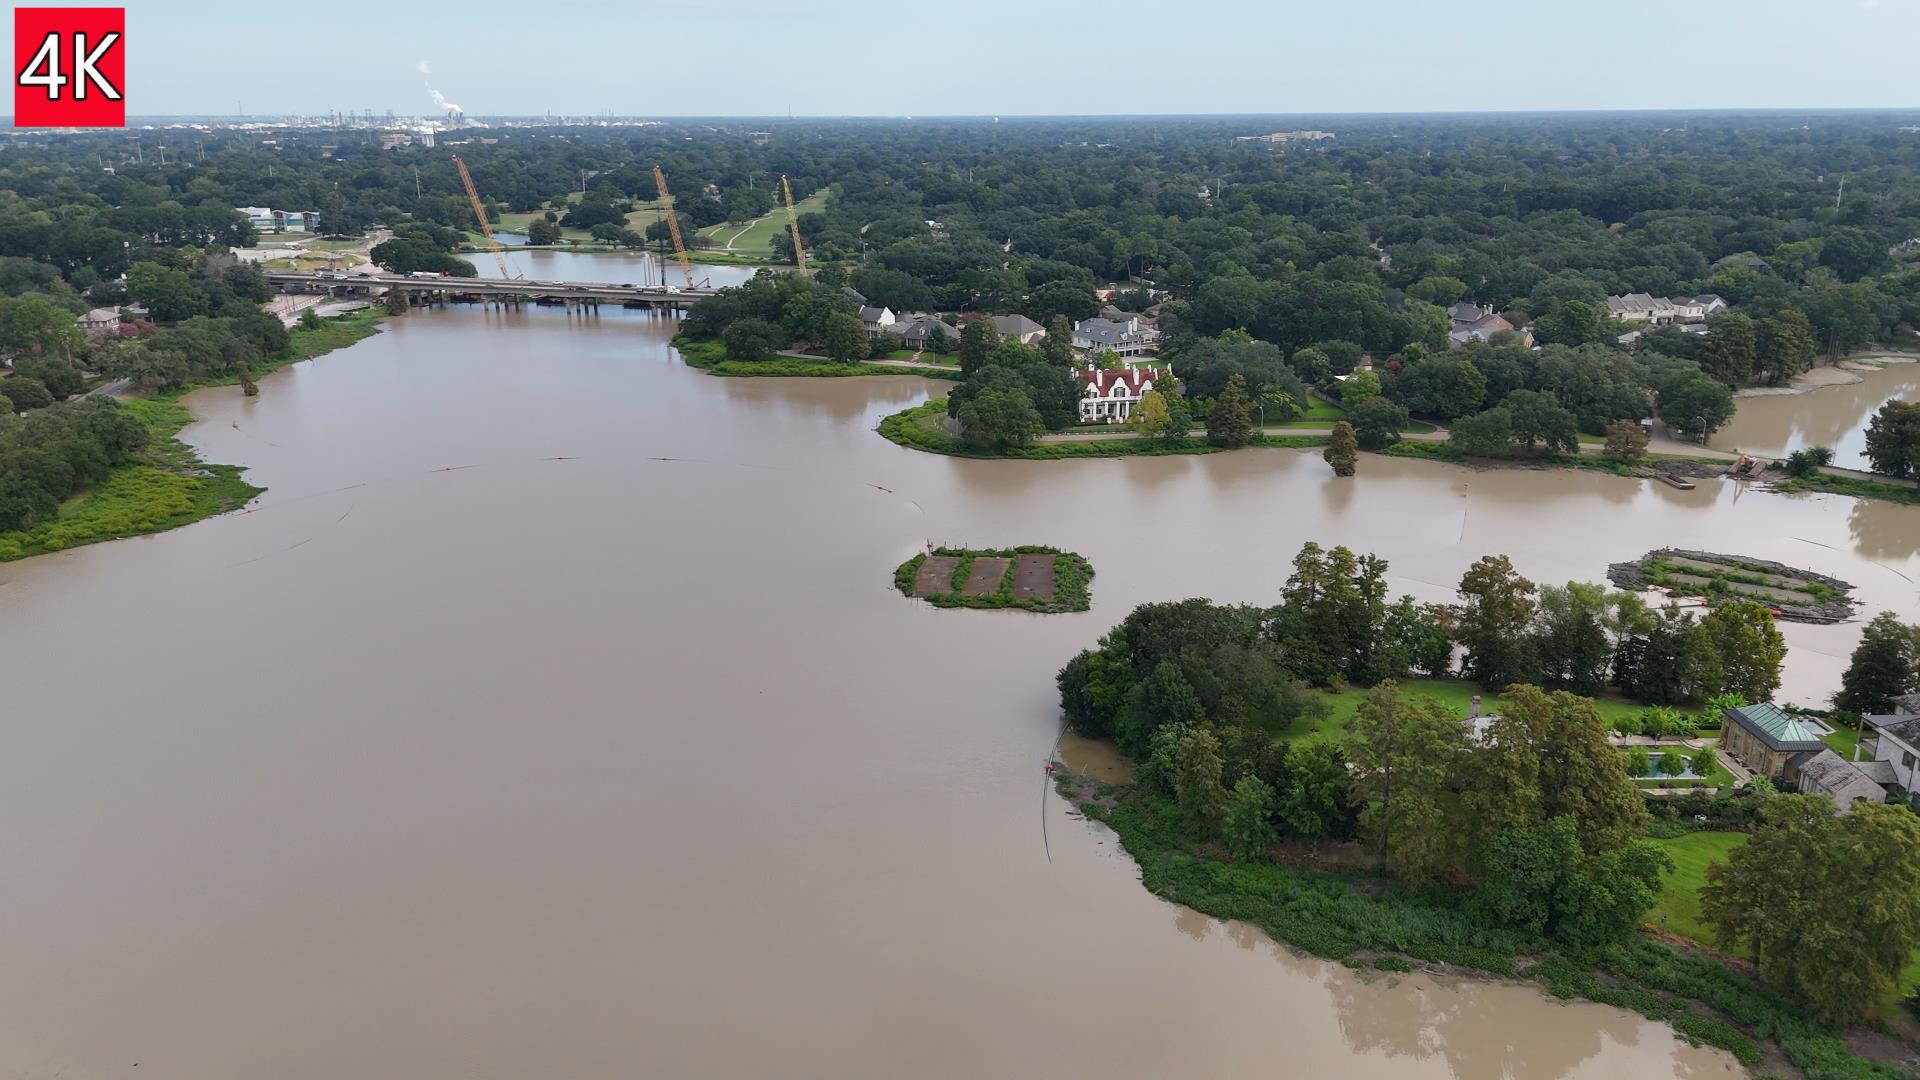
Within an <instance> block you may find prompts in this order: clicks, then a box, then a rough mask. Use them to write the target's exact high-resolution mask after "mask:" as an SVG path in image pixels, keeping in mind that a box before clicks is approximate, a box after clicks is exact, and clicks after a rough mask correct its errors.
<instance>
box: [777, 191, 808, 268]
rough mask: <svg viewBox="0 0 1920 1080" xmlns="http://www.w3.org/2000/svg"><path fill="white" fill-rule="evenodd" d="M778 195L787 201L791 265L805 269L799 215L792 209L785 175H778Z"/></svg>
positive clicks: (791, 198) (791, 195)
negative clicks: (791, 236)
mask: <svg viewBox="0 0 1920 1080" xmlns="http://www.w3.org/2000/svg"><path fill="white" fill-rule="evenodd" d="M780 194H781V195H783V196H785V197H786V200H787V231H788V232H790V233H792V234H793V264H794V265H795V266H798V267H799V268H800V269H802V270H805V269H806V268H807V252H806V249H805V248H803V247H801V246H800V215H799V213H797V212H796V211H795V210H794V209H793V188H791V187H789V186H788V185H787V174H786V173H781V174H780Z"/></svg>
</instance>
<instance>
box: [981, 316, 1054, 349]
mask: <svg viewBox="0 0 1920 1080" xmlns="http://www.w3.org/2000/svg"><path fill="white" fill-rule="evenodd" d="M993 328H994V329H995V330H996V331H998V332H999V334H1000V340H1001V341H1017V342H1019V343H1020V344H1022V345H1031V344H1033V343H1034V342H1035V341H1038V340H1039V339H1041V338H1043V337H1046V336H1047V328H1046V327H1044V326H1041V325H1040V324H1039V323H1037V322H1034V321H1033V320H1032V319H1029V318H1027V317H1026V316H1025V315H995V316H994V317H993Z"/></svg>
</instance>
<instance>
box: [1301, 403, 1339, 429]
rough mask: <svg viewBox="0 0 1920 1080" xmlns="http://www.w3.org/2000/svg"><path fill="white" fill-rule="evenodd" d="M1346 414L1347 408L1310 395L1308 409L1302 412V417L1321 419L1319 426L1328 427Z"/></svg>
mask: <svg viewBox="0 0 1920 1080" xmlns="http://www.w3.org/2000/svg"><path fill="white" fill-rule="evenodd" d="M1346 415H1347V410H1345V409H1343V408H1341V407H1340V406H1338V405H1335V404H1334V403H1333V402H1331V401H1327V400H1325V399H1324V398H1317V397H1310V398H1308V399H1307V411H1306V412H1303V413H1301V414H1300V419H1302V420H1316V421H1321V423H1319V424H1318V425H1317V426H1319V427H1326V426H1327V425H1328V424H1331V423H1333V422H1334V421H1335V420H1339V419H1341V418H1343V417H1345V416H1346Z"/></svg>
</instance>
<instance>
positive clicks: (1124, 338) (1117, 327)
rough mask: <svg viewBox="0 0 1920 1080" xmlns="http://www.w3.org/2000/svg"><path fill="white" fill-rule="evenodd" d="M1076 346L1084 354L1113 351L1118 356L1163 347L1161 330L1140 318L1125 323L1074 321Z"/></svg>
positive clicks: (1102, 320) (1107, 320)
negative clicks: (1161, 345) (1142, 322)
mask: <svg viewBox="0 0 1920 1080" xmlns="http://www.w3.org/2000/svg"><path fill="white" fill-rule="evenodd" d="M1073 347H1074V348H1075V349H1078V350H1079V351H1081V352H1083V353H1086V352H1102V351H1105V350H1112V351H1113V353H1114V354H1115V355H1118V356H1139V355H1141V354H1143V353H1149V352H1153V351H1155V350H1156V349H1158V348H1159V347H1160V331H1158V330H1155V329H1153V328H1152V327H1150V326H1144V325H1142V324H1141V321H1140V319H1139V318H1138V317H1135V318H1131V319H1128V320H1126V321H1125V322H1114V321H1113V320H1111V319H1082V320H1080V321H1079V322H1077V323H1074V324H1073Z"/></svg>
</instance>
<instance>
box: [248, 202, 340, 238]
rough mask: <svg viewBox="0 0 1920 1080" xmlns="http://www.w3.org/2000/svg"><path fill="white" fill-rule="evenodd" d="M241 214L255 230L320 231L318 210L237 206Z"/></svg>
mask: <svg viewBox="0 0 1920 1080" xmlns="http://www.w3.org/2000/svg"><path fill="white" fill-rule="evenodd" d="M234 209H235V210H238V211H239V212H240V214H241V215H242V216H243V217H245V218H246V219H247V224H249V225H251V226H253V228H254V231H255V232H262V233H277V232H319V231H320V213H319V211H317V210H275V209H273V208H271V207H266V206H236V207H234Z"/></svg>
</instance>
